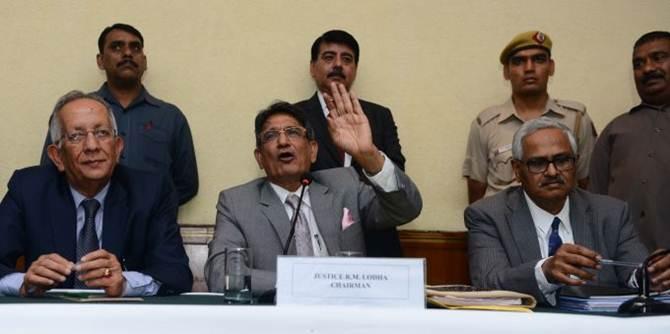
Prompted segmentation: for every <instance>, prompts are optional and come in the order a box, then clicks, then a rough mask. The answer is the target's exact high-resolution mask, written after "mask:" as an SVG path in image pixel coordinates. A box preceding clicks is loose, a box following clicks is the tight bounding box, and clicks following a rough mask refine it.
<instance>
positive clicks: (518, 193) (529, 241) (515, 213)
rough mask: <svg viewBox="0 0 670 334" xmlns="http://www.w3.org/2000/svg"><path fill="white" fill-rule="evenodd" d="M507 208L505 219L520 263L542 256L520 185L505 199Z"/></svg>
mask: <svg viewBox="0 0 670 334" xmlns="http://www.w3.org/2000/svg"><path fill="white" fill-rule="evenodd" d="M507 208H508V211H507V212H506V214H505V221H506V222H507V224H508V226H509V229H510V231H511V232H512V236H513V237H514V241H515V244H516V245H517V251H518V253H519V256H520V257H521V263H525V262H529V261H533V260H537V259H539V258H542V253H541V252H540V245H539V244H538V242H537V231H536V229H535V224H534V223H533V218H532V217H531V215H530V210H529V209H528V205H527V204H526V199H525V197H524V195H523V190H522V189H521V188H520V187H519V188H517V189H516V190H514V191H511V192H510V196H509V198H508V199H507Z"/></svg>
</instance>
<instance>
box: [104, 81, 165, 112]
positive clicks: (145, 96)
mask: <svg viewBox="0 0 670 334" xmlns="http://www.w3.org/2000/svg"><path fill="white" fill-rule="evenodd" d="M97 94H98V95H100V96H102V98H104V99H105V100H106V101H107V102H108V103H110V104H116V105H121V104H120V103H119V101H118V100H116V98H115V97H114V95H112V92H111V91H110V90H109V86H107V83H106V82H105V83H104V84H102V87H100V89H99V90H98V93H97ZM142 102H146V103H148V104H151V105H153V106H159V105H160V102H161V101H160V100H158V99H157V98H155V97H153V96H152V95H151V94H149V92H148V91H147V90H146V88H144V85H142V91H140V95H138V96H137V97H136V98H135V100H133V102H131V103H130V104H129V105H128V107H131V106H133V105H136V104H139V103H142Z"/></svg>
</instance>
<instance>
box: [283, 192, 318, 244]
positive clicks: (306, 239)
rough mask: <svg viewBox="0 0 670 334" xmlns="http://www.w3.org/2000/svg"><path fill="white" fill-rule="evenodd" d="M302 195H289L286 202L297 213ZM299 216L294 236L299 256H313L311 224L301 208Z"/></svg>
mask: <svg viewBox="0 0 670 334" xmlns="http://www.w3.org/2000/svg"><path fill="white" fill-rule="evenodd" d="M299 201H300V197H298V195H296V194H292V195H289V197H288V198H287V199H286V204H288V205H289V206H290V207H291V208H292V209H293V212H294V215H295V214H296V213H295V210H296V208H297V207H298V203H299ZM297 215H298V218H297V220H296V221H295V234H294V235H293V238H294V239H295V249H296V253H297V254H298V256H313V255H314V250H313V249H312V241H311V238H310V237H311V236H310V233H309V225H307V217H306V216H305V213H304V212H302V210H300V211H299V212H298V213H297Z"/></svg>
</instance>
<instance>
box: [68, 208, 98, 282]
mask: <svg viewBox="0 0 670 334" xmlns="http://www.w3.org/2000/svg"><path fill="white" fill-rule="evenodd" d="M81 206H83V207H84V217H85V218H84V227H83V228H82V229H81V231H80V232H79V237H78V238H77V262H79V261H80V260H81V257H82V256H84V255H86V254H88V253H90V252H92V251H94V250H97V249H98V248H100V244H99V243H98V234H97V233H96V232H95V214H96V213H97V212H98V209H99V208H100V202H98V201H97V200H95V199H86V200H83V201H82V202H81ZM74 287H75V288H77V289H86V288H87V287H86V284H84V282H82V281H80V280H78V279H76V278H75V280H74Z"/></svg>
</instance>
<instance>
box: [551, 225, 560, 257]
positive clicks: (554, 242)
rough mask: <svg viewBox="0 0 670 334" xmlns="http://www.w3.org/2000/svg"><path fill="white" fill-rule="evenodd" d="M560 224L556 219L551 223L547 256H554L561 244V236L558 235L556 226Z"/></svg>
mask: <svg viewBox="0 0 670 334" xmlns="http://www.w3.org/2000/svg"><path fill="white" fill-rule="evenodd" d="M560 224H561V220H560V219H559V218H558V217H554V221H553V222H552V223H551V234H550V235H549V256H554V254H556V251H557V250H558V248H559V247H561V245H562V244H563V240H561V236H560V235H558V226H559V225H560Z"/></svg>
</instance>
